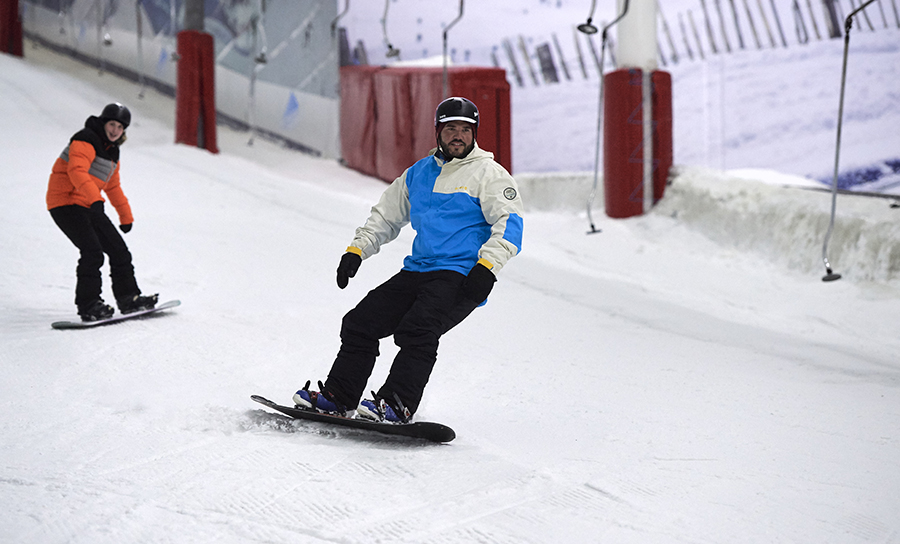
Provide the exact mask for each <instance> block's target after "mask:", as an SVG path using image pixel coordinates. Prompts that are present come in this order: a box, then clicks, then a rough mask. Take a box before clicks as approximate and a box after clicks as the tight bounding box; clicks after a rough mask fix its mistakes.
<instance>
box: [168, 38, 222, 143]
mask: <svg viewBox="0 0 900 544" xmlns="http://www.w3.org/2000/svg"><path fill="white" fill-rule="evenodd" d="M177 46H178V57H179V59H178V73H177V81H176V84H177V86H176V89H175V142H176V143H180V144H188V145H193V146H197V147H202V148H204V149H206V150H208V151H210V152H212V153H218V152H219V150H218V148H217V147H216V88H215V61H214V56H213V55H214V47H213V37H212V34H207V33H206V32H200V31H198V30H182V31H181V32H179V33H178V37H177Z"/></svg>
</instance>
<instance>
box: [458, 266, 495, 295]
mask: <svg viewBox="0 0 900 544" xmlns="http://www.w3.org/2000/svg"><path fill="white" fill-rule="evenodd" d="M495 281H497V277H496V276H494V273H493V272H491V271H490V270H489V269H488V267H486V266H484V265H483V264H481V263H478V264H476V265H475V266H473V267H472V270H469V275H467V276H466V279H465V280H463V283H462V287H461V288H460V289H461V294H462V296H463V298H467V299H469V300H471V301H472V302H477V303H479V304H480V303H482V302H484V301H485V299H487V297H488V295H489V294H491V289H493V288H494V282H495Z"/></svg>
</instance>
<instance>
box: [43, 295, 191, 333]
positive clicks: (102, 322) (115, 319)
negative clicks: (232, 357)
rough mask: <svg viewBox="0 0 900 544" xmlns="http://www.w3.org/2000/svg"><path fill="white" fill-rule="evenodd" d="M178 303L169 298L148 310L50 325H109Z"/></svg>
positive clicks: (79, 326) (86, 326)
mask: <svg viewBox="0 0 900 544" xmlns="http://www.w3.org/2000/svg"><path fill="white" fill-rule="evenodd" d="M180 304H181V301H180V300H170V301H169V302H164V303H162V304H159V305H157V306H156V307H155V308H152V309H150V310H140V311H137V312H132V313H130V314H117V315H114V316H112V317H110V318H109V319H101V320H99V321H57V322H55V323H52V324H51V325H50V326H51V327H53V328H54V329H88V328H91V327H99V326H101V325H109V324H110V323H118V322H119V321H127V320H129V319H134V318H136V317H144V316H146V315H149V314H153V313H156V312H159V311H162V310H168V309H169V308H174V307H175V306H178V305H180Z"/></svg>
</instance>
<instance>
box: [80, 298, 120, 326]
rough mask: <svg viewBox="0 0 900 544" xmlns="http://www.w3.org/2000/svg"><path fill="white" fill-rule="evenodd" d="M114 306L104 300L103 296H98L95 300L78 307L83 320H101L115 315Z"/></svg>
mask: <svg viewBox="0 0 900 544" xmlns="http://www.w3.org/2000/svg"><path fill="white" fill-rule="evenodd" d="M113 312H115V310H113V307H112V306H110V305H109V304H107V303H105V302H103V299H102V298H98V299H96V300H94V301H93V302H89V303H87V304H83V305H81V306H79V307H78V315H80V316H81V320H82V321H101V320H103V319H109V318H110V317H112V316H113Z"/></svg>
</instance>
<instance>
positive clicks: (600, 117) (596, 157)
mask: <svg viewBox="0 0 900 544" xmlns="http://www.w3.org/2000/svg"><path fill="white" fill-rule="evenodd" d="M626 13H628V0H625V3H624V4H623V5H622V13H620V14H619V15H618V16H617V17H616V18H615V19H613V21H612V22H611V23H609V24H608V25H606V26H605V27H603V34H601V36H602V37H603V41H602V42H601V46H600V97H599V102H600V104H599V107H598V108H597V147H596V150H595V152H594V185H593V187H592V188H591V194H590V197H588V201H587V214H588V221H589V222H590V224H591V230H590V232H588V234H594V233H597V232H600V230H598V229H597V228H596V227H595V226H594V218H593V216H592V215H591V206H592V205H593V203H594V197H595V196H596V195H597V177H598V175H599V172H600V142H601V137H602V133H603V85H604V83H605V81H606V78H605V77H603V57H604V56H605V55H604V53H605V52H606V39H607V35H608V33H609V29H610V28H612V27H613V25H615V24H616V23H618V22H619V21H620V20H621V19H622V17H625V14H626ZM588 22H590V18H588ZM579 30H581V31H582V32H584V33H585V34H588V35H590V34H593V32H590V31H589V29H587V28H584V29H582V28H579ZM594 32H596V28H595V29H594Z"/></svg>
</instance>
